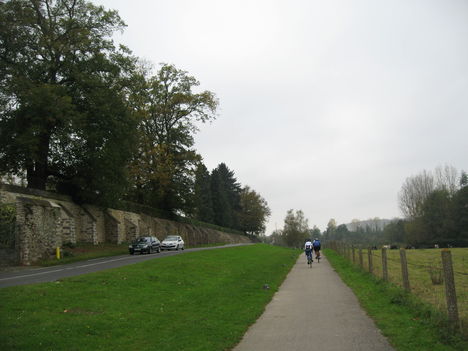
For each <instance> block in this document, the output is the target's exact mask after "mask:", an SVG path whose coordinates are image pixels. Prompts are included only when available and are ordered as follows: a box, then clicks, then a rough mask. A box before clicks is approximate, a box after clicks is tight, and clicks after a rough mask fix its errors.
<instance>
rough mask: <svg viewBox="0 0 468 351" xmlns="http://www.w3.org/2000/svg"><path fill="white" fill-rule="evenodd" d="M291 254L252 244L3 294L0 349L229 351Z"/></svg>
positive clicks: (292, 257)
mask: <svg viewBox="0 0 468 351" xmlns="http://www.w3.org/2000/svg"><path fill="white" fill-rule="evenodd" d="M297 255H298V252H297V251H295V250H290V249H285V248H279V247H274V246H269V245H263V244H257V245H251V246H242V247H233V248H223V249H214V250H206V251H200V252H192V253H185V254H183V255H176V256H171V257H165V258H159V259H157V260H150V261H146V262H142V263H139V264H135V265H130V266H126V267H123V268H118V269H113V270H108V271H103V272H99V273H93V274H89V275H83V276H77V277H73V278H68V279H64V280H62V281H59V282H54V283H44V284H36V285H29V286H18V287H11V288H4V289H1V290H0V301H1V313H0V340H2V341H1V343H2V350H67V351H72V350H161V351H162V350H203V351H208V350H226V349H230V348H232V347H233V346H234V345H236V344H237V343H238V342H239V341H240V340H241V338H242V336H243V334H244V333H245V331H246V330H247V328H248V327H249V326H250V325H251V324H252V323H254V322H255V321H256V319H257V318H258V317H259V316H260V315H261V313H262V312H263V310H264V307H265V305H266V304H267V303H268V302H269V301H270V300H271V298H272V296H273V294H274V293H275V292H276V291H277V289H278V287H279V286H280V284H281V283H282V281H283V280H284V278H285V277H286V275H287V273H288V272H289V270H290V269H291V267H292V266H293V265H294V263H295V261H296V259H297ZM264 284H268V285H269V287H270V289H264V288H263V286H264Z"/></svg>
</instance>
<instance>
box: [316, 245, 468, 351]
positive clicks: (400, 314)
mask: <svg viewBox="0 0 468 351" xmlns="http://www.w3.org/2000/svg"><path fill="white" fill-rule="evenodd" d="M325 252H326V255H327V259H328V260H329V261H330V263H331V264H332V266H333V268H334V269H335V270H336V271H337V273H338V274H339V275H340V277H341V278H342V279H343V281H344V282H345V283H346V284H347V285H348V286H349V287H350V288H351V289H352V290H353V291H354V293H355V294H356V296H357V297H358V299H359V302H360V303H361V306H363V308H364V309H365V310H366V311H367V313H368V314H369V315H370V316H371V317H372V318H373V319H374V321H375V322H376V324H377V326H378V327H379V328H380V330H381V331H382V333H383V334H384V335H385V336H386V337H387V338H388V339H389V341H390V342H391V344H392V345H393V346H394V347H395V349H396V350H398V351H414V350H418V351H424V350H430V351H453V350H460V351H462V350H463V351H464V350H467V349H468V342H466V341H464V340H463V339H462V338H461V337H460V335H459V334H458V335H457V334H456V333H453V332H452V331H451V330H450V328H449V327H448V326H447V324H446V321H445V319H444V318H443V316H441V314H440V313H438V312H437V311H436V310H435V309H434V308H433V307H431V306H430V305H429V304H425V303H424V302H422V301H421V300H420V299H419V298H417V297H415V295H412V294H406V293H405V292H404V291H403V289H401V288H399V287H397V286H395V285H393V284H387V283H384V282H383V281H382V280H379V279H376V278H375V277H374V276H372V275H370V274H368V273H366V272H364V271H362V270H361V269H359V268H358V267H357V266H356V265H352V264H351V263H350V261H348V260H346V259H344V258H343V257H342V256H339V255H337V254H336V253H335V252H334V251H331V250H325Z"/></svg>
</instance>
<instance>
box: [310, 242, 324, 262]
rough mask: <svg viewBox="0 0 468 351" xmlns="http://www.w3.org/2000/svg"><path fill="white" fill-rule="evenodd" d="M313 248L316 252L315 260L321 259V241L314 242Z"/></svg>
mask: <svg viewBox="0 0 468 351" xmlns="http://www.w3.org/2000/svg"><path fill="white" fill-rule="evenodd" d="M312 247H313V248H314V252H315V258H319V257H320V249H321V247H322V246H321V244H320V240H319V239H317V238H315V240H314V242H313V243H312Z"/></svg>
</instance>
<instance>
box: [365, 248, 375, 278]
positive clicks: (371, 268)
mask: <svg viewBox="0 0 468 351" xmlns="http://www.w3.org/2000/svg"><path fill="white" fill-rule="evenodd" d="M367 260H368V263H369V273H370V274H372V271H373V270H374V269H373V267H372V248H371V247H369V248H368V249H367Z"/></svg>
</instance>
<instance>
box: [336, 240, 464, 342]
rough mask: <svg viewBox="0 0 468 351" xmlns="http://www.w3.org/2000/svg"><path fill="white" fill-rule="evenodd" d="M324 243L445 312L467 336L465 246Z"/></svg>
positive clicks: (364, 268)
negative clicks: (388, 246)
mask: <svg viewBox="0 0 468 351" xmlns="http://www.w3.org/2000/svg"><path fill="white" fill-rule="evenodd" d="M327 246H329V247H330V248H332V249H334V250H335V251H336V252H338V253H339V254H341V255H342V256H344V257H345V258H347V259H348V260H349V261H350V262H352V263H354V264H355V265H357V266H360V267H361V268H362V269H363V270H365V271H367V272H369V273H372V274H373V275H375V276H376V277H379V278H380V279H383V280H385V281H388V282H389V283H392V284H395V285H398V286H401V287H402V288H404V289H405V290H407V291H409V292H411V293H412V294H414V295H417V296H418V297H419V298H421V299H422V300H423V301H425V302H428V303H430V304H431V305H433V306H434V307H435V308H436V309H438V310H439V311H441V312H443V313H446V314H447V316H448V318H449V320H450V321H451V322H453V323H454V324H455V325H459V326H460V328H461V329H462V331H463V333H464V334H466V335H468V248H452V249H450V250H447V249H425V250H414V249H412V250H404V249H400V250H391V249H386V248H382V249H381V250H376V249H371V248H362V247H357V246H352V245H349V244H346V243H341V242H333V243H329V245H327Z"/></svg>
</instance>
